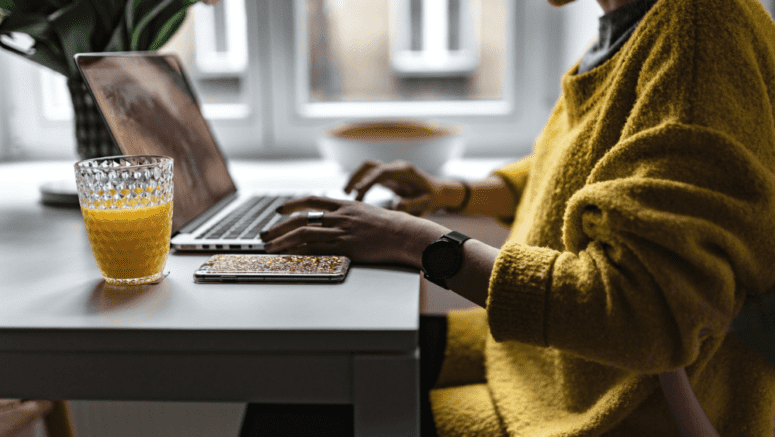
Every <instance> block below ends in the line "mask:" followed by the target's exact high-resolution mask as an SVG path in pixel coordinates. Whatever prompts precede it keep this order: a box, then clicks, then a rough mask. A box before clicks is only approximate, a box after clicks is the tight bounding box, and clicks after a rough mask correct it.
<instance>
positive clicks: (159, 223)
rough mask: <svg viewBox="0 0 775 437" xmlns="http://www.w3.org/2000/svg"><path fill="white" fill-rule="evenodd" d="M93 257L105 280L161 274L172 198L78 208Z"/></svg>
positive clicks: (147, 277) (167, 243)
mask: <svg viewBox="0 0 775 437" xmlns="http://www.w3.org/2000/svg"><path fill="white" fill-rule="evenodd" d="M81 211H82V212H83V221H84V223H85V224H86V233H87V234H88V235H89V243H90V244H91V248H92V252H93V253H94V258H95V260H96V261H97V267H99V269H100V272H101V273H102V276H103V277H105V280H106V281H107V282H114V281H111V279H113V280H124V279H139V278H144V279H145V280H144V281H139V282H138V283H141V282H152V281H155V280H157V279H158V278H159V277H161V273H162V270H163V269H164V264H165V263H166V261H167V254H168V253H169V247H170V233H171V230H172V202H171V201H169V202H166V203H164V204H161V205H155V206H142V207H138V208H120V209H89V208H82V209H81Z"/></svg>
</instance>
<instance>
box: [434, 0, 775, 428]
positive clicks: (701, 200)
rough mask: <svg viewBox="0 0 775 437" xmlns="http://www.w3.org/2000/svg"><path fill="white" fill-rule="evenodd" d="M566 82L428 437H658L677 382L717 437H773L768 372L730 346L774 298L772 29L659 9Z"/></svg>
mask: <svg viewBox="0 0 775 437" xmlns="http://www.w3.org/2000/svg"><path fill="white" fill-rule="evenodd" d="M576 68H577V67H573V68H572V69H571V70H570V71H569V72H568V73H566V74H565V76H564V77H563V79H562V87H563V92H562V96H561V97H560V99H559V101H558V103H557V105H556V107H555V108H554V110H553V112H552V114H551V116H550V118H549V121H548V123H547V125H546V127H545V129H544V131H543V132H542V133H541V135H540V136H539V138H538V139H537V141H536V144H535V147H534V151H533V154H532V155H531V156H530V157H529V158H527V159H524V160H522V161H519V162H517V163H515V164H513V165H510V166H507V167H505V168H503V169H500V170H499V171H497V172H496V173H497V174H499V175H501V176H502V177H504V179H506V180H507V182H508V184H509V185H510V187H511V188H512V189H513V191H514V193H515V195H517V196H518V198H519V199H520V202H519V206H518V208H517V210H516V212H515V217H514V220H513V224H512V228H511V229H512V230H511V235H510V238H509V239H508V241H507V243H506V244H505V245H504V246H503V248H502V250H501V251H500V254H499V256H498V258H497V260H496V263H495V266H494V269H493V273H492V276H491V279H490V290H489V300H488V305H487V308H486V311H485V310H483V309H482V310H475V311H469V312H462V313H452V314H450V315H449V316H448V319H449V333H448V347H447V351H446V353H445V362H444V364H443V366H442V370H441V375H440V377H439V381H438V383H437V386H436V388H435V389H434V390H432V392H431V402H432V406H433V412H434V418H435V421H436V423H437V428H438V430H439V434H440V435H441V436H452V435H462V436H470V435H515V436H597V435H611V436H613V435H621V436H630V437H632V436H640V435H642V436H650V437H651V436H656V435H659V436H670V435H677V433H678V431H677V428H676V426H675V423H674V420H673V418H672V416H671V414H670V411H669V409H668V407H667V404H666V402H665V399H664V394H663V393H662V390H661V388H660V386H659V381H658V378H657V374H658V373H659V372H662V371H665V370H668V369H675V368H679V367H687V373H688V374H689V378H690V380H691V382H692V386H693V388H694V391H695V392H696V394H697V396H698V398H699V400H700V403H701V404H702V406H703V408H704V409H705V411H706V412H707V414H708V416H709V417H710V419H711V421H712V422H713V424H714V426H715V427H716V428H717V429H718V431H719V432H720V433H721V435H724V436H735V437H737V436H746V437H754V436H772V433H773V418H774V417H775V366H773V365H771V364H769V363H768V362H766V361H765V360H764V359H763V358H762V357H761V356H759V355H758V354H756V353H755V352H753V351H751V350H749V349H747V348H745V347H744V346H742V344H741V343H740V342H739V341H738V340H737V339H736V338H735V337H734V334H730V335H727V334H728V331H729V324H730V321H731V320H732V318H733V317H734V316H735V314H737V312H738V311H739V310H740V308H741V307H742V305H743V301H744V299H745V296H746V295H747V294H749V295H755V294H761V293H770V292H773V291H775V119H774V118H773V116H774V115H775V114H774V113H773V107H775V25H774V24H773V22H772V20H771V19H770V17H769V15H768V14H767V12H766V11H765V10H764V9H763V8H762V7H761V5H760V4H759V2H758V1H757V0H660V1H659V2H658V3H657V4H655V5H654V7H653V8H652V9H651V10H650V11H649V13H648V14H647V15H646V16H645V17H644V19H643V20H642V21H641V23H640V24H639V25H638V27H637V29H636V30H635V32H634V33H633V35H632V36H631V37H630V39H629V41H628V42H627V43H626V44H625V45H624V46H623V47H622V49H621V50H620V51H619V52H618V53H617V54H616V55H615V56H614V57H613V58H611V59H610V60H608V61H607V62H606V63H604V64H603V65H601V66H600V67H598V68H595V69H594V70H592V71H590V72H587V73H585V74H582V75H576V74H575V72H576Z"/></svg>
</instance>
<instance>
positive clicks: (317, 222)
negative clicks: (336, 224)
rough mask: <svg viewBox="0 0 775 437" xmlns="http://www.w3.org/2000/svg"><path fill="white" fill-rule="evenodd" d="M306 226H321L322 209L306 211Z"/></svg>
mask: <svg viewBox="0 0 775 437" xmlns="http://www.w3.org/2000/svg"><path fill="white" fill-rule="evenodd" d="M307 226H323V211H309V212H307Z"/></svg>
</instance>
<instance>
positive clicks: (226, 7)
mask: <svg viewBox="0 0 775 437" xmlns="http://www.w3.org/2000/svg"><path fill="white" fill-rule="evenodd" d="M762 1H763V2H764V5H765V7H766V8H767V9H768V10H770V11H772V7H773V3H775V0H762ZM600 15H601V10H600V7H599V6H598V5H597V3H596V2H595V1H593V0H577V1H576V2H574V3H571V4H570V5H568V6H566V7H563V8H553V7H551V6H549V5H547V3H546V1H545V0H223V1H222V2H221V3H219V4H217V5H215V6H205V5H201V4H198V5H196V6H194V7H193V8H192V9H191V11H190V13H189V14H188V16H187V18H186V21H185V22H184V24H183V26H182V27H181V29H180V30H179V32H178V33H177V34H176V35H175V36H174V37H173V38H172V39H171V40H170V41H169V42H168V43H167V44H166V45H165V46H164V47H163V49H162V50H161V51H162V52H173V53H177V54H178V55H179V56H180V58H181V59H182V60H183V61H184V63H185V66H186V69H187V72H188V75H189V79H191V82H192V84H193V86H194V88H195V91H196V92H197V93H198V95H199V97H200V99H201V103H202V108H203V112H204V114H205V116H206V118H207V119H208V121H209V122H210V125H211V127H212V128H213V130H214V134H215V137H216V139H217V140H218V142H219V144H220V146H221V148H222V150H223V151H224V152H225V154H226V156H227V157H228V158H231V159H275V158H282V159H287V158H305V159H309V158H316V157H318V156H319V152H318V148H317V141H318V138H319V136H320V133H321V132H322V131H323V130H324V129H328V128H330V127H332V126H335V125H338V124H339V123H342V122H344V121H353V120H364V119H365V120H368V119H397V118H400V119H423V120H431V121H434V122H438V123H441V124H454V125H460V126H462V127H463V132H464V133H463V136H464V140H465V145H466V146H465V152H464V154H465V155H464V156H466V157H473V158H478V157H484V158H487V157H496V158H507V159H511V158H516V157H520V156H524V155H527V154H529V153H530V151H531V147H532V143H533V140H534V138H535V137H536V136H537V135H538V134H539V132H540V130H541V128H542V127H543V125H544V123H545V121H546V118H547V117H548V114H549V111H550V110H551V108H552V106H553V105H554V103H555V101H556V100H557V97H558V96H559V93H560V77H561V76H562V74H563V73H564V72H565V71H566V70H567V69H568V68H570V67H571V66H572V65H573V64H574V63H575V62H576V61H577V60H578V59H579V58H580V56H581V54H582V53H583V52H584V50H585V48H586V47H587V46H588V45H589V44H590V43H591V42H592V40H593V38H594V37H595V35H596V33H597V26H598V20H597V19H598V17H599V16H600ZM76 159H77V154H76V146H75V136H74V121H73V110H72V105H71V98H70V95H69V93H68V90H67V87H66V82H65V78H64V77H63V76H60V75H58V74H57V73H54V72H52V71H50V70H47V69H45V68H43V67H40V66H38V65H37V64H34V63H32V62H30V61H27V60H25V59H23V58H22V57H20V56H16V55H13V54H11V53H8V52H6V51H3V50H0V161H27V160H40V161H44V160H73V161H74V160H76ZM243 408H244V405H242V404H204V403H203V404H183V403H151V402H147V403H142V402H133V403H128V402H86V401H80V402H74V403H73V409H74V412H75V415H76V426H77V428H78V429H79V430H82V433H83V434H82V435H89V436H122V435H126V436H140V435H144V436H157V435H158V436H172V435H186V436H189V437H190V436H216V435H225V436H229V435H236V434H237V430H238V427H239V421H240V417H241V415H242V411H243Z"/></svg>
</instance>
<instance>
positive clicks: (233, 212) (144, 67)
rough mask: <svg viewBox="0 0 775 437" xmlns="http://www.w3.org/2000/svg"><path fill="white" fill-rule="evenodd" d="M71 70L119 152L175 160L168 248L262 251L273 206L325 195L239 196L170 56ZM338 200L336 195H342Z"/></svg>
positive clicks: (91, 57) (89, 62)
mask: <svg viewBox="0 0 775 437" xmlns="http://www.w3.org/2000/svg"><path fill="white" fill-rule="evenodd" d="M75 60H76V64H77V65H78V68H79V69H80V71H81V74H82V76H83V78H84V80H85V82H86V84H87V86H88V88H89V90H90V91H91V94H92V96H93V97H94V99H95V102H96V103H97V106H98V107H99V109H100V111H101V113H102V115H103V117H104V119H105V121H106V122H107V125H108V127H109V128H110V131H111V134H112V136H113V138H114V140H115V141H116V144H118V146H119V148H120V149H121V152H122V153H123V154H126V155H141V154H142V155H146V154H148V155H164V156H169V157H171V158H173V159H174V184H175V195H174V198H173V218H172V241H171V243H170V244H171V246H172V248H173V249H176V250H178V251H185V252H213V251H218V252H262V251H263V249H264V243H263V241H261V237H260V232H261V231H262V230H264V229H268V228H270V227H272V226H274V225H276V224H278V223H280V222H281V221H283V220H287V219H288V218H289V217H290V216H282V215H279V214H277V213H276V212H275V208H277V207H278V206H280V205H281V204H282V203H284V202H285V201H287V200H289V199H291V198H294V197H301V196H306V195H313V194H314V195H326V194H332V193H323V192H310V193H299V192H279V191H278V192H271V191H264V192H238V190H237V187H236V186H235V184H234V181H233V179H232V177H231V175H230V174H229V171H228V168H227V165H226V160H225V158H224V156H223V153H221V150H220V148H219V147H218V145H217V143H216V141H215V139H214V137H213V135H212V132H211V131H210V128H209V126H208V124H207V121H206V120H205V118H204V116H203V115H202V112H201V110H200V107H199V103H198V99H197V98H196V95H195V94H194V91H193V88H192V87H191V86H190V84H189V82H188V80H187V78H186V74H185V72H184V69H183V64H182V63H181V62H180V60H179V59H178V58H177V57H176V56H175V55H169V54H163V55H162V54H155V53H129V52H114V53H83V54H78V55H76V56H75ZM340 197H341V196H340Z"/></svg>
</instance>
